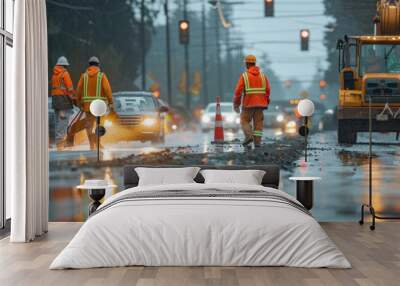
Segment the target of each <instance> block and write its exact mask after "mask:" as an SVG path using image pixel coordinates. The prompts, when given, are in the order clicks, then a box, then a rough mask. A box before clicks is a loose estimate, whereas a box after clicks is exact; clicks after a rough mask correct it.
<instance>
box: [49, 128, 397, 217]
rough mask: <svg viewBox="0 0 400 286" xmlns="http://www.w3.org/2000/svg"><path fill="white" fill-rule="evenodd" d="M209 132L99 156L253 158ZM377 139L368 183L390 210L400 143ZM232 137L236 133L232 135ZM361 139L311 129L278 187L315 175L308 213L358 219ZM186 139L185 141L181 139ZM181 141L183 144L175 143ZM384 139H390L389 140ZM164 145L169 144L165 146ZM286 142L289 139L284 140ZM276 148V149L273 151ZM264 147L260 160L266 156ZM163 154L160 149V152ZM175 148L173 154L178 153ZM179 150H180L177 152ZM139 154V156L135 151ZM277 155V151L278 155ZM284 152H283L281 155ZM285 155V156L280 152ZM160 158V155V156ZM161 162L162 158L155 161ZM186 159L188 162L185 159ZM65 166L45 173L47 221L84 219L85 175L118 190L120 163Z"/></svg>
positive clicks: (55, 157) (56, 158)
mask: <svg viewBox="0 0 400 286" xmlns="http://www.w3.org/2000/svg"><path fill="white" fill-rule="evenodd" d="M266 136H267V137H269V139H270V140H268V141H269V142H272V141H273V140H274V136H275V132H273V131H271V132H269V133H268V132H267V134H266ZM211 137H212V134H210V133H206V134H203V133H201V132H199V133H184V132H182V133H176V134H173V135H170V136H169V137H167V141H166V143H165V144H164V145H154V146H152V145H151V144H149V143H135V142H129V143H126V144H124V143H121V144H115V145H110V146H106V150H105V151H104V152H103V159H104V160H113V159H118V158H122V157H125V156H135V155H137V154H141V153H151V152H154V151H156V152H160V153H159V154H161V155H160V156H165V158H168V159H169V160H172V159H174V160H175V159H176V160H183V162H184V161H185V160H186V159H185V158H186V157H185V154H186V153H192V154H193V153H198V154H204V153H209V155H208V156H203V155H202V157H201V158H200V159H199V160H201V161H200V162H201V163H202V164H218V163H219V164H221V162H219V161H218V160H219V159H220V158H221V157H218V155H217V154H219V153H225V154H226V153H227V154H232V155H229V156H230V157H229V156H228V157H226V158H225V159H226V161H224V164H226V165H233V164H238V163H242V164H252V159H251V156H257V153H256V154H255V155H254V154H249V160H248V161H238V159H237V158H236V157H237V156H235V154H243V155H245V156H246V155H247V154H246V153H243V152H245V150H244V149H243V147H241V145H240V144H239V143H240V141H238V142H234V144H230V145H227V146H224V147H223V148H222V149H221V150H219V149H216V146H214V145H211V144H210V143H209V142H210V141H211V140H210V139H211ZM377 137H378V138H377V139H376V140H378V139H379V142H378V143H379V144H377V145H374V147H373V153H374V157H373V178H372V182H373V188H374V205H375V207H376V209H377V211H378V212H385V214H387V215H393V214H394V213H395V212H399V211H400V188H399V184H400V181H399V180H398V179H397V177H398V174H399V173H400V172H399V171H400V160H399V159H400V148H399V145H398V144H397V142H396V141H395V140H394V138H393V137H394V136H391V135H386V134H383V135H382V134H380V135H378V136H377ZM236 138H237V139H236ZM360 138H361V141H362V143H363V144H359V145H354V146H338V145H337V144H336V132H333V131H329V132H322V133H318V134H314V135H312V137H311V138H310V157H309V162H308V163H306V162H304V161H303V158H300V159H298V160H297V161H296V162H293V164H292V163H290V162H284V161H282V162H284V164H292V166H293V167H291V168H287V170H282V175H281V177H282V180H281V187H280V188H281V189H283V190H285V191H286V192H288V193H290V194H292V195H294V194H295V184H294V182H291V181H289V180H288V178H289V177H290V176H292V175H302V176H305V175H312V176H320V177H322V180H320V181H316V182H315V187H314V192H315V193H314V198H315V201H314V208H313V209H312V213H313V215H314V216H315V217H316V218H317V219H318V220H320V221H339V220H347V221H357V220H358V219H359V215H360V204H361V202H366V201H367V200H368V144H366V143H367V142H368V137H367V136H366V135H364V134H361V136H360ZM235 139H236V140H242V138H241V137H240V136H238V135H237V134H232V135H229V134H227V135H226V140H232V141H233V140H235ZM183 140H185V141H183ZM179 142H185V145H183V146H182V145H179V144H178V143H179ZM388 143H389V144H388ZM165 146H168V147H165ZM288 146H290V145H288ZM166 148H168V150H172V151H173V152H177V153H174V154H175V155H173V156H175V157H176V156H178V157H180V158H170V157H168V156H171V153H168V152H167V153H165V152H166V151H165V149H166ZM277 148H278V149H277V150H279V148H282V152H283V153H282V154H284V153H285V152H287V149H286V150H285V148H287V147H286V146H285V144H281V145H280V146H278V147H277ZM275 152H276V151H275ZM266 153H268V152H264V154H261V155H262V156H265V162H264V163H265V164H268V163H271V162H268V159H269V158H270V157H268V156H267V155H268V154H266ZM163 154H164V155H163ZM177 154H178V155H177ZM179 154H180V155H179ZM94 157H95V154H94V153H93V152H90V151H85V150H83V149H82V150H81V151H80V152H77V151H72V150H70V151H65V152H51V153H50V161H51V163H54V162H56V163H57V162H63V161H65V160H72V161H74V162H80V163H84V162H87V161H88V160H90V159H91V158H92V159H93V158H94ZM139 157H140V156H139ZM278 157H279V156H278ZM283 157H284V156H283ZM282 160H287V158H286V159H285V158H282ZM160 162H162V160H161V161H160ZM160 164H161V163H160ZM188 164H190V162H189V163H188ZM71 166H72V167H71V168H69V169H68V170H67V171H66V169H65V168H60V169H57V168H52V170H51V174H50V220H51V221H84V220H85V219H86V218H87V206H88V204H89V198H88V196H87V193H86V191H84V190H77V189H75V186H77V185H79V184H80V183H82V182H83V181H84V180H85V179H88V178H105V179H107V180H109V181H110V182H112V183H114V184H116V185H118V186H120V189H119V190H118V189H117V188H115V189H112V190H107V193H106V197H107V196H110V195H112V194H113V193H115V192H117V191H121V190H122V184H123V182H122V176H123V170H122V167H121V166H117V165H113V166H104V167H90V166H88V167H83V168H78V167H76V165H71Z"/></svg>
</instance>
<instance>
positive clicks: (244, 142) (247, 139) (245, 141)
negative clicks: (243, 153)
mask: <svg viewBox="0 0 400 286" xmlns="http://www.w3.org/2000/svg"><path fill="white" fill-rule="evenodd" d="M251 142H253V137H249V138H246V139H244V141H243V143H242V146H243V147H246V146H247V145H249V144H250V143H251Z"/></svg>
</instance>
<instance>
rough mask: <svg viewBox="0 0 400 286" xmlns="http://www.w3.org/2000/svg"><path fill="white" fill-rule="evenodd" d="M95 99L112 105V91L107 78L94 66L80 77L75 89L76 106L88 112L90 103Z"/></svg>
mask: <svg viewBox="0 0 400 286" xmlns="http://www.w3.org/2000/svg"><path fill="white" fill-rule="evenodd" d="M95 99H102V100H104V101H106V103H107V104H109V105H110V104H112V103H113V99H112V91H111V87H110V83H109V81H108V79H107V76H106V75H105V74H104V73H102V72H100V69H99V68H98V67H95V66H90V67H89V68H88V69H87V70H86V72H85V73H83V74H82V75H81V78H80V79H79V83H78V87H77V104H78V105H79V106H81V108H82V109H83V111H85V112H89V107H90V103H91V102H92V101H93V100H95Z"/></svg>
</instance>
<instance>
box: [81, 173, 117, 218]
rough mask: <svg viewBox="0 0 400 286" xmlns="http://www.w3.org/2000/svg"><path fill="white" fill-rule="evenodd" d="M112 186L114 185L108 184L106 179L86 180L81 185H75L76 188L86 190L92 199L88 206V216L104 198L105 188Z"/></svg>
mask: <svg viewBox="0 0 400 286" xmlns="http://www.w3.org/2000/svg"><path fill="white" fill-rule="evenodd" d="M113 187H116V186H115V185H110V184H109V183H108V182H107V181H106V180H86V181H85V183H84V184H83V185H79V186H77V189H82V190H87V191H88V195H89V197H90V198H91V199H92V202H91V203H90V205H89V207H88V210H89V216H90V215H91V214H92V213H94V212H95V211H96V210H97V208H98V207H99V206H100V205H101V203H100V200H101V199H102V198H104V196H105V194H106V189H107V188H113Z"/></svg>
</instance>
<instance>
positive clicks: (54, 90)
mask: <svg viewBox="0 0 400 286" xmlns="http://www.w3.org/2000/svg"><path fill="white" fill-rule="evenodd" d="M73 92H74V87H73V86H72V80H71V77H70V75H69V73H68V71H67V70H66V69H65V68H63V67H61V66H55V67H54V70H53V75H52V77H51V95H53V96H58V95H72V94H73Z"/></svg>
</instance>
